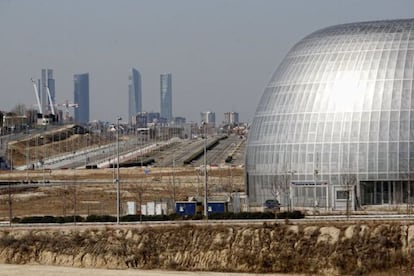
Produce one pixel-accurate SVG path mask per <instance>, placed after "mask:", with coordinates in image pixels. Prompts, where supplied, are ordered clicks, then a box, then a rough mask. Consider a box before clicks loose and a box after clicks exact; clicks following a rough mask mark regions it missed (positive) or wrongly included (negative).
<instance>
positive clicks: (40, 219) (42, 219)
mask: <svg viewBox="0 0 414 276" xmlns="http://www.w3.org/2000/svg"><path fill="white" fill-rule="evenodd" d="M84 220H85V219H84V218H83V217H81V216H76V222H83V221H84ZM12 222H13V223H73V222H75V217H74V216H66V217H53V216H32V217H24V218H21V219H20V218H14V219H13V220H12Z"/></svg>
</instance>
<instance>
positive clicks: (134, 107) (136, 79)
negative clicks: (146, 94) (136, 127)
mask: <svg viewBox="0 0 414 276" xmlns="http://www.w3.org/2000/svg"><path fill="white" fill-rule="evenodd" d="M128 81H129V83H128V121H129V123H131V122H132V121H131V120H132V118H133V117H134V115H135V114H137V113H138V112H142V91H141V89H142V84H141V74H140V73H139V71H138V70H137V69H135V68H132V69H131V72H130V73H129V76H128Z"/></svg>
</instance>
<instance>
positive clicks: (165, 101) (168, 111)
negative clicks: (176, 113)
mask: <svg viewBox="0 0 414 276" xmlns="http://www.w3.org/2000/svg"><path fill="white" fill-rule="evenodd" d="M160 88H161V89H160V90H161V91H160V92H161V110H160V111H161V118H164V119H165V120H166V121H167V123H170V122H171V120H172V118H173V115H172V75H171V73H165V74H161V78H160Z"/></svg>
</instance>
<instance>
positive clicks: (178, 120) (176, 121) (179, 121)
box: [174, 117, 185, 126]
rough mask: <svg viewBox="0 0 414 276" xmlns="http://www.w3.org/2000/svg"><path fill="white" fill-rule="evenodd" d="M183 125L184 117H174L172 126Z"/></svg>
mask: <svg viewBox="0 0 414 276" xmlns="http://www.w3.org/2000/svg"><path fill="white" fill-rule="evenodd" d="M184 124H185V118H184V117H175V118H174V125H178V126H181V125H184Z"/></svg>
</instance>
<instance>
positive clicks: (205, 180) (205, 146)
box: [201, 122, 208, 220]
mask: <svg viewBox="0 0 414 276" xmlns="http://www.w3.org/2000/svg"><path fill="white" fill-rule="evenodd" d="M201 126H202V127H203V139H204V217H205V218H206V220H208V206H207V205H208V199H207V196H208V176H207V132H206V123H205V122H202V123H201Z"/></svg>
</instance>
